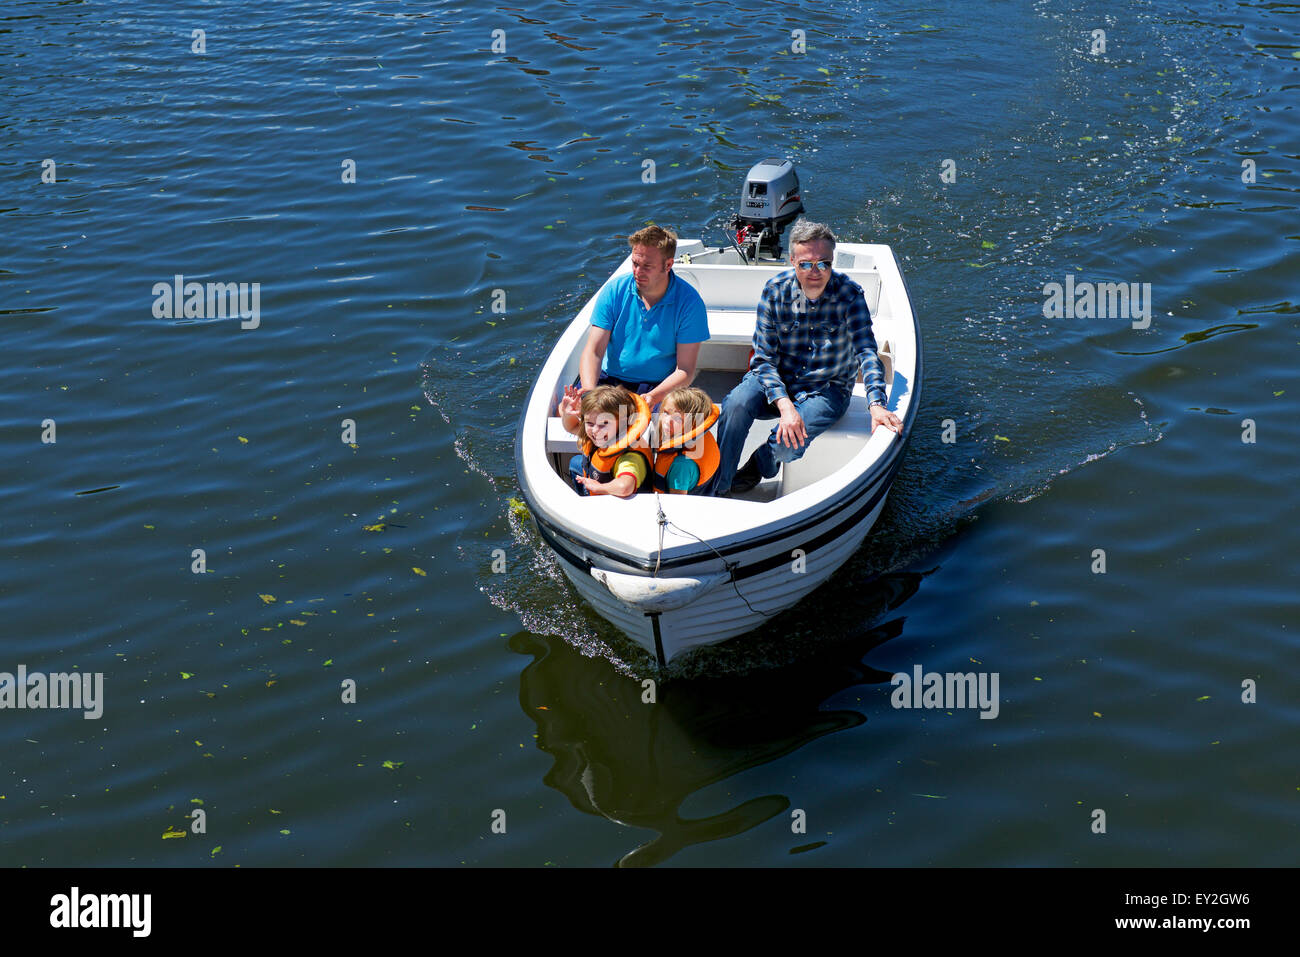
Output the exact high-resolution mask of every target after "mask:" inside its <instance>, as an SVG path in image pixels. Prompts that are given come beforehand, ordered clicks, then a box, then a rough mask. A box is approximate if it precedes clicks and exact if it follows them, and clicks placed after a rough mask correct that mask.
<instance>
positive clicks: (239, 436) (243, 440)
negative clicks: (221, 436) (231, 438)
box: [235, 435, 248, 445]
mask: <svg viewBox="0 0 1300 957" xmlns="http://www.w3.org/2000/svg"><path fill="white" fill-rule="evenodd" d="M235 438H237V439H239V441H240V442H243V443H244V444H245V445H247V444H248V439H246V438H244V437H243V436H242V435H237V436H235Z"/></svg>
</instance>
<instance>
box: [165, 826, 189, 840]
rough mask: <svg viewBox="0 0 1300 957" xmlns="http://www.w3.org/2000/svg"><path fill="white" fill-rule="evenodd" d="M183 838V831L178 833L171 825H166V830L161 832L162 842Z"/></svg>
mask: <svg viewBox="0 0 1300 957" xmlns="http://www.w3.org/2000/svg"><path fill="white" fill-rule="evenodd" d="M184 836H185V832H184V831H178V830H176V828H175V827H173V826H172V825H170V824H168V825H167V830H165V831H163V836H162V839H163V840H164V841H167V840H170V839H171V838H173V837H184Z"/></svg>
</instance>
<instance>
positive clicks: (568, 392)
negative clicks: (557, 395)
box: [560, 385, 582, 415]
mask: <svg viewBox="0 0 1300 957" xmlns="http://www.w3.org/2000/svg"><path fill="white" fill-rule="evenodd" d="M581 393H582V390H581V389H579V388H578V387H577V386H576V385H566V386H565V387H564V398H562V399H560V414H561V415H577V414H578V409H579V407H580V406H579V399H578V397H579V395H581Z"/></svg>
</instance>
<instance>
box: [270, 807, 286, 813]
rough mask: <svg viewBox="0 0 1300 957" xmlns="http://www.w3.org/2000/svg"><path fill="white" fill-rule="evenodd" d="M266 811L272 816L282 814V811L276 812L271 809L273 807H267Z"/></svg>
mask: <svg viewBox="0 0 1300 957" xmlns="http://www.w3.org/2000/svg"><path fill="white" fill-rule="evenodd" d="M267 810H268V811H270V812H271V813H272V814H283V813H284V812H283V811H277V810H276V809H275V808H273V807H268V808H267Z"/></svg>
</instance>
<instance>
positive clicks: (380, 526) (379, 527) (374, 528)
mask: <svg viewBox="0 0 1300 957" xmlns="http://www.w3.org/2000/svg"><path fill="white" fill-rule="evenodd" d="M385 524H386V523H385V522H379V523H377V524H375V525H362V526H361V530H362V531H363V532H382V531H383V530H384V525H385Z"/></svg>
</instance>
